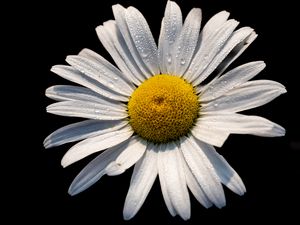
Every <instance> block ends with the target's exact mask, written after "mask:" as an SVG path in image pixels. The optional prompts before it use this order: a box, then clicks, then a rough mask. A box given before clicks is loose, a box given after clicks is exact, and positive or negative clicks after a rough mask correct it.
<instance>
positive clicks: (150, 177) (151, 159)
mask: <svg viewBox="0 0 300 225" xmlns="http://www.w3.org/2000/svg"><path fill="white" fill-rule="evenodd" d="M153 147H154V146H153V145H152V144H150V146H148V147H147V150H146V152H145V154H144V156H143V157H142V158H141V159H140V160H139V161H138V162H137V163H136V165H135V167H134V170H133V174H132V177H131V181H130V187H129V190H128V193H127V196H126V200H125V205H124V210H123V216H124V219H125V220H129V219H131V218H132V217H134V216H135V214H136V213H137V212H138V211H139V209H140V208H141V206H142V205H143V203H144V201H145V199H146V197H147V195H148V193H149V192H150V189H151V187H152V185H153V183H154V181H155V178H156V176H157V172H158V171H157V152H156V151H155V150H153Z"/></svg>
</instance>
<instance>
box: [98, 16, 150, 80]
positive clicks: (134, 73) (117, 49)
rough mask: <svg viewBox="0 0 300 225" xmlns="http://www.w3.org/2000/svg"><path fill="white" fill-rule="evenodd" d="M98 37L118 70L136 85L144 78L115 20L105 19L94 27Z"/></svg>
mask: <svg viewBox="0 0 300 225" xmlns="http://www.w3.org/2000/svg"><path fill="white" fill-rule="evenodd" d="M96 32H97V35H98V38H99V39H100V41H101V43H102V44H103V46H104V47H105V49H106V50H107V51H108V52H109V53H110V55H111V57H112V58H113V60H114V61H115V63H116V64H117V65H118V67H119V68H120V70H121V71H122V72H123V73H124V74H125V75H126V76H127V77H128V78H129V79H130V80H131V81H132V82H133V83H134V84H136V85H140V84H141V81H143V80H144V79H145V77H144V76H143V75H142V72H141V70H140V69H139V68H138V66H137V65H136V63H135V61H134V59H133V57H132V55H131V53H130V52H129V49H128V47H127V45H126V43H125V41H124V38H123V36H122V34H121V32H120V30H119V29H118V27H117V25H116V21H111V20H110V21H107V22H105V23H104V24H103V26H98V27H97V28H96Z"/></svg>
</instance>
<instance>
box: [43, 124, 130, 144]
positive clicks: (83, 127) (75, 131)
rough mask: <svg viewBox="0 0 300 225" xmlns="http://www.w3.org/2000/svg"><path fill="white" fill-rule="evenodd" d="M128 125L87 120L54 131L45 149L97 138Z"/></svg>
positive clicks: (48, 138) (45, 142)
mask: <svg viewBox="0 0 300 225" xmlns="http://www.w3.org/2000/svg"><path fill="white" fill-rule="evenodd" d="M126 124H128V122H127V121H122V120H110V121H99V120H85V121H82V122H78V123H73V124H70V125H67V126H64V127H62V128H60V129H58V130H56V131H54V132H53V133H52V134H50V135H49V136H48V137H46V139H45V141H44V146H45V148H51V147H54V146H59V145H62V144H65V143H69V142H73V141H79V140H83V139H85V138H90V137H95V136H97V135H100V134H103V133H107V132H109V131H114V130H119V129H120V128H122V127H124V126H125V125H126Z"/></svg>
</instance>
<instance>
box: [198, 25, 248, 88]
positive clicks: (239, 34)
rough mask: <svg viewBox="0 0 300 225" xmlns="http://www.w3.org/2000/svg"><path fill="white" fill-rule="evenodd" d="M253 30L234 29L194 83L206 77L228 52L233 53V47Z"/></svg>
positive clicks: (244, 28)
mask: <svg viewBox="0 0 300 225" xmlns="http://www.w3.org/2000/svg"><path fill="white" fill-rule="evenodd" d="M252 31H253V29H252V28H250V27H243V28H241V29H239V30H237V31H235V32H234V33H233V34H232V36H231V37H230V38H229V39H228V41H227V42H226V43H225V44H224V46H223V47H222V49H221V50H220V52H218V54H216V56H215V57H214V59H213V60H212V61H211V62H210V64H209V65H208V66H207V67H206V69H205V70H204V71H203V73H202V74H201V76H199V77H198V78H196V79H195V81H194V84H195V85H198V84H200V82H201V80H202V79H203V78H202V77H208V76H209V75H210V74H211V73H212V72H213V71H214V70H215V69H216V68H217V67H218V66H219V65H220V63H221V62H222V61H223V60H224V59H225V58H226V57H227V56H228V54H233V49H234V48H235V47H236V46H237V45H238V44H240V43H242V42H243V41H244V40H245V39H247V38H248V37H249V35H250V34H251V32H252Z"/></svg>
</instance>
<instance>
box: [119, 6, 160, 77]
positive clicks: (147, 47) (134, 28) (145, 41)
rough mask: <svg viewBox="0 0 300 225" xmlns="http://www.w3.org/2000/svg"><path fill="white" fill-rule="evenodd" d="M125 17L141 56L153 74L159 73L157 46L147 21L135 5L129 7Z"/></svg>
mask: <svg viewBox="0 0 300 225" xmlns="http://www.w3.org/2000/svg"><path fill="white" fill-rule="evenodd" d="M125 17H126V22H127V26H128V29H129V31H130V35H131V38H132V40H133V42H134V44H135V47H136V49H137V51H138V53H139V55H140V57H141V58H142V60H143V62H144V63H145V65H146V66H147V67H148V68H149V70H150V71H151V73H152V75H155V74H159V73H160V71H159V68H158V57H157V46H156V44H155V41H154V38H153V36H152V33H151V30H150V28H149V26H148V23H147V21H146V20H145V18H144V16H143V15H142V14H141V13H140V11H138V10H137V9H136V8H134V7H128V9H127V11H126V13H125Z"/></svg>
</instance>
